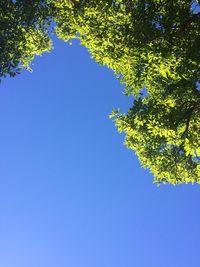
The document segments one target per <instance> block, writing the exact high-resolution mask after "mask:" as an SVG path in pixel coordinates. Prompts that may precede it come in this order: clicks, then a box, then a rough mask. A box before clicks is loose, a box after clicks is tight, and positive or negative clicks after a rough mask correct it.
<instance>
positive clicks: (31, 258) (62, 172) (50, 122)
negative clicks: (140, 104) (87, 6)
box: [0, 40, 200, 267]
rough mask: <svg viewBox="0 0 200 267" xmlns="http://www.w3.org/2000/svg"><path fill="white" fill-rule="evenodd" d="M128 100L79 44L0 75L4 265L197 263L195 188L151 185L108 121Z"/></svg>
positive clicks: (178, 266) (199, 221)
mask: <svg viewBox="0 0 200 267" xmlns="http://www.w3.org/2000/svg"><path fill="white" fill-rule="evenodd" d="M130 105H131V99H129V98H127V97H125V96H124V95H123V94H122V87H121V86H120V85H119V83H118V81H117V80H116V79H115V77H114V76H113V74H112V72H111V71H110V70H108V69H106V68H105V67H100V66H98V65H97V64H96V63H95V62H94V61H93V60H92V59H90V56H89V54H88V52H87V50H86V49H85V48H83V47H81V46H79V45H78V44H77V43H76V42H75V43H74V44H73V45H72V46H69V45H67V44H65V43H63V42H61V41H58V40H57V41H56V42H55V49H54V51H53V52H52V53H51V54H45V55H44V56H43V57H40V58H37V59H36V61H35V65H34V72H33V73H32V74H30V73H28V72H23V74H21V75H19V76H18V77H16V78H14V79H11V78H7V79H5V80H3V82H2V84H1V86H0V266H1V267H55V266H56V267H199V266H200V254H199V251H200V211H199V210H200V208H199V203H200V186H198V185H194V186H192V185H181V186H177V187H173V186H168V185H166V186H160V187H158V188H157V187H156V186H155V185H154V184H153V183H152V180H153V177H152V175H151V174H149V173H148V171H145V170H143V169H141V168H140V166H139V163H138V160H137V158H136V157H135V156H134V154H133V152H132V151H130V150H127V149H126V148H125V146H123V136H122V135H120V134H119V133H118V132H117V130H116V128H115V127H114V125H113V123H112V121H111V120H110V119H108V115H109V114H110V112H111V110H112V107H116V108H118V107H121V108H122V110H123V111H126V110H127V108H128V107H129V106H130Z"/></svg>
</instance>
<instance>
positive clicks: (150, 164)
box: [0, 0, 200, 184]
mask: <svg viewBox="0 0 200 267" xmlns="http://www.w3.org/2000/svg"><path fill="white" fill-rule="evenodd" d="M199 4H200V3H199V1H191V0H176V1H173V0H98V1H97V0H47V1H45V0H34V1H31V3H29V1H26V0H18V1H15V2H14V1H11V0H5V1H4V2H3V3H1V4H0V14H1V17H0V19H1V25H2V26H1V36H0V37H1V40H2V41H1V44H0V45H1V47H0V49H1V51H3V52H1V55H3V56H2V58H1V66H2V67H1V72H0V76H3V75H6V73H9V74H10V75H15V74H16V72H17V71H18V69H19V68H21V67H24V66H28V64H29V62H30V61H31V60H32V59H33V57H34V55H35V54H41V53H42V52H44V51H47V50H49V48H50V40H49V37H48V35H47V31H48V29H49V28H48V27H49V21H50V18H53V19H54V21H55V23H56V25H57V26H56V28H55V31H56V33H57V35H58V37H60V38H61V39H63V40H64V41H69V42H71V41H72V40H73V39H74V38H75V39H78V40H80V43H81V44H82V45H84V46H85V47H87V48H88V50H89V52H90V53H91V55H92V57H93V58H94V59H95V60H96V61H97V62H98V63H99V64H101V65H105V66H107V67H108V68H111V69H112V70H113V71H114V73H115V74H116V76H117V77H118V78H119V79H120V81H121V83H123V84H124V85H125V93H126V94H127V95H133V96H134V103H133V107H132V108H131V109H130V110H129V111H128V112H127V114H120V113H119V112H117V113H116V112H114V113H113V116H114V120H115V122H116V125H117V127H118V130H119V131H120V132H125V133H126V140H125V143H126V145H127V146H128V147H129V148H131V149H133V150H134V151H135V152H136V154H137V155H138V157H139V159H140V161H141V164H142V165H143V166H144V167H147V168H149V169H150V170H151V172H152V173H153V174H154V176H155V182H157V183H172V184H178V183H188V182H192V183H194V182H198V183H200V90H199V88H198V86H199V84H200V64H199V62H200V49H199V47H200V12H198V10H199ZM27 5H28V6H27ZM194 6H197V9H195V8H194ZM5 10H6V12H4V11H5ZM5 14H6V15H5Z"/></svg>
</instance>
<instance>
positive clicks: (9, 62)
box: [0, 0, 51, 78]
mask: <svg viewBox="0 0 200 267" xmlns="http://www.w3.org/2000/svg"><path fill="white" fill-rule="evenodd" d="M48 12H49V9H48V8H47V6H46V1H44V0H35V1H26V0H17V1H12V0H3V1H1V2H0V55H1V56H0V78H1V77H5V76H6V75H7V74H8V75H10V76H15V75H16V74H17V73H19V72H20V70H21V69H22V68H24V67H26V68H27V69H29V70H31V69H30V66H29V64H30V63H31V61H32V60H33V58H34V55H41V54H42V53H43V52H45V51H49V50H50V48H51V41H50V39H49V36H48V31H47V27H48Z"/></svg>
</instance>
